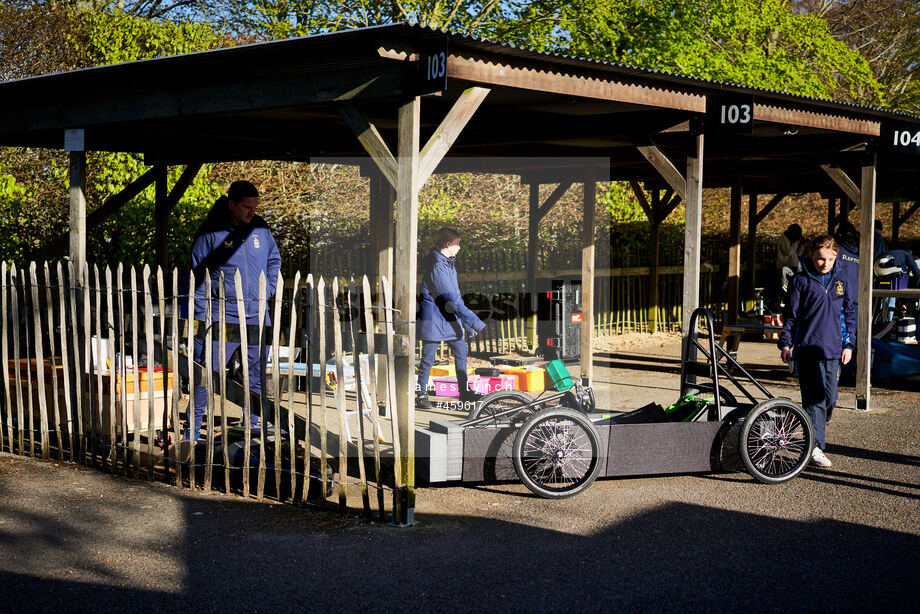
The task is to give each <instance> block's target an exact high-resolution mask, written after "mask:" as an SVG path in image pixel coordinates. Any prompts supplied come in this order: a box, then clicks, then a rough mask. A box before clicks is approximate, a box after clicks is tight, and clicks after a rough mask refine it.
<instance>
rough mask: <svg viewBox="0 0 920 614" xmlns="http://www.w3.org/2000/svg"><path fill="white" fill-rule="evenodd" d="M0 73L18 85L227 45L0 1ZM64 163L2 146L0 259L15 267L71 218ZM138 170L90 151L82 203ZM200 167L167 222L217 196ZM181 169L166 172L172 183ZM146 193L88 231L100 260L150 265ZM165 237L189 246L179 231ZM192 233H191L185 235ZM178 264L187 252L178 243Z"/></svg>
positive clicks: (59, 7)
mask: <svg viewBox="0 0 920 614" xmlns="http://www.w3.org/2000/svg"><path fill="white" fill-rule="evenodd" d="M0 34H2V38H3V40H4V42H5V43H6V44H4V45H0V74H2V75H3V77H4V78H6V79H12V78H24V77H28V76H32V75H34V74H40V73H45V72H59V71H63V70H73V69H77V68H85V67H89V66H98V65H102V64H110V63H114V62H124V61H129V60H134V59H146V58H153V57H160V56H166V55H175V54H177V53H185V52H189V51H195V50H201V49H208V48H213V47H219V46H224V45H226V44H227V43H228V42H229V41H230V39H229V38H228V37H227V36H226V35H224V34H219V33H215V32H213V31H211V30H210V29H208V28H207V27H206V26H204V25H202V24H195V23H171V22H163V21H156V20H150V19H144V18H140V17H134V16H132V15H129V14H127V13H125V12H121V11H114V12H107V11H100V12H94V11H81V10H78V9H76V8H73V7H69V6H64V5H63V3H58V4H56V5H54V6H48V7H33V8H16V7H14V6H12V5H10V4H0ZM67 168H68V160H67V155H66V154H65V153H64V152H60V151H51V150H35V149H30V148H3V149H0V225H2V227H3V232H2V233H0V235H2V237H3V240H2V241H0V258H3V259H13V260H16V261H19V262H22V261H24V260H25V259H27V258H29V257H30V256H31V255H32V254H34V253H35V252H36V251H38V250H39V249H40V248H42V247H43V246H45V245H47V244H48V243H49V242H51V241H53V240H54V239H56V238H57V237H58V236H60V235H62V234H63V233H65V232H66V231H67V228H68V218H69V213H68V211H69V197H68V183H67V182H68V172H67ZM145 170H146V166H145V165H144V164H142V162H141V161H140V160H139V159H138V158H137V157H135V156H132V155H128V154H110V153H102V152H97V153H92V154H90V155H89V156H88V160H87V171H88V172H87V174H88V177H89V178H90V181H88V182H87V200H88V207H89V209H90V210H92V209H93V207H95V206H98V205H100V204H101V203H102V202H104V201H105V199H106V198H108V197H109V196H111V195H113V194H115V193H117V192H119V191H120V190H121V189H122V188H123V187H124V186H125V185H127V184H128V183H129V182H131V181H132V180H134V179H136V178H137V177H138V176H140V175H141V174H142V173H143V172H144V171H145ZM209 170H210V169H209V168H206V169H205V170H204V171H203V172H202V173H201V174H200V176H199V179H197V180H196V181H195V182H194V184H193V185H192V186H191V187H190V189H189V190H188V192H187V193H186V195H185V197H184V198H183V200H182V202H180V203H179V205H178V206H177V209H176V212H175V214H174V220H182V219H183V218H189V217H190V216H191V214H192V213H194V215H195V217H200V216H201V215H202V214H203V211H206V210H207V208H208V207H209V206H210V204H211V203H212V202H213V200H214V199H215V198H216V195H217V193H218V188H217V187H216V185H215V184H214V183H213V182H212V181H211V180H210V179H209V176H208V174H209ZM180 172H181V169H172V171H171V173H172V175H171V181H172V182H174V181H175V180H176V179H177V178H178V174H179V173H180ZM153 201H154V190H153V188H148V189H147V190H145V191H144V192H143V193H142V194H141V195H139V196H138V197H137V198H136V199H134V201H132V202H131V203H129V204H128V205H126V206H125V207H123V208H122V210H121V211H119V212H118V213H117V214H116V215H114V216H112V217H111V218H109V219H108V220H106V222H105V223H104V224H103V225H102V226H101V227H100V228H99V229H98V231H97V232H95V233H92V234H91V235H90V237H89V240H88V244H87V253H88V256H89V257H90V258H91V259H94V260H97V261H99V262H108V261H115V260H131V261H136V262H149V261H151V260H152V256H153V254H152V234H153V229H154V223H153V217H152V216H153V214H152V212H153ZM170 232H172V233H178V234H179V235H182V236H181V237H177V238H178V239H179V240H183V241H186V240H188V241H190V237H186V236H184V235H187V234H188V231H187V230H183V228H182V226H181V225H175V226H174V227H173V228H171V230H170ZM190 232H192V233H194V228H192V230H191V231H190ZM171 244H172V245H176V247H175V248H174V254H173V256H174V257H175V258H176V259H177V260H176V261H180V259H182V257H183V253H182V252H183V250H185V249H186V248H185V246H183V245H179V244H176V243H171Z"/></svg>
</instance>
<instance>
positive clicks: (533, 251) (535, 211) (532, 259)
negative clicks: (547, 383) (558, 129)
mask: <svg viewBox="0 0 920 614" xmlns="http://www.w3.org/2000/svg"><path fill="white" fill-rule="evenodd" d="M539 211H540V184H539V183H531V184H530V210H529V214H528V216H527V297H528V299H529V302H530V312H529V315H528V316H527V317H528V321H529V324H528V333H529V340H528V344H529V346H530V347H531V348H532V349H536V347H537V252H538V250H539V249H540V244H539V241H540V237H539V230H540V217H539V215H540V212H539Z"/></svg>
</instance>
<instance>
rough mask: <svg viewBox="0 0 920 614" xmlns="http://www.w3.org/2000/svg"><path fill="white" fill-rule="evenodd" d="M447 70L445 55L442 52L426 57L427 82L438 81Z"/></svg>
mask: <svg viewBox="0 0 920 614" xmlns="http://www.w3.org/2000/svg"><path fill="white" fill-rule="evenodd" d="M446 70H447V54H446V53H444V52H443V51H442V52H441V53H436V54H434V55H431V56H428V80H429V81H430V80H431V79H440V78H441V77H443V76H444V73H445V71H446Z"/></svg>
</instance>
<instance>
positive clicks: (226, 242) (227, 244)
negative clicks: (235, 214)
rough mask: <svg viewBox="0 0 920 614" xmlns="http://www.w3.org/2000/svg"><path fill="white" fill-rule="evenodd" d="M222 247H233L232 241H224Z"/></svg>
mask: <svg viewBox="0 0 920 614" xmlns="http://www.w3.org/2000/svg"><path fill="white" fill-rule="evenodd" d="M224 247H233V241H230V240H228V241H224Z"/></svg>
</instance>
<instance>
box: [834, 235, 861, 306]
mask: <svg viewBox="0 0 920 614" xmlns="http://www.w3.org/2000/svg"><path fill="white" fill-rule="evenodd" d="M834 239H835V240H836V242H837V246H838V248H839V250H840V251H839V253H838V254H837V268H838V270H839V275H840V276H841V277H843V278H844V279H845V280H846V282H847V284H848V287H849V289H850V291H851V292H852V293H853V296H852V298H853V302H854V303H856V302H857V296H858V292H859V231H858V230H856V227H855V226H853V224H852V223H851V222H848V221H843V222H840V224H839V225H838V226H837V231H836V232H835V233H834Z"/></svg>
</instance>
